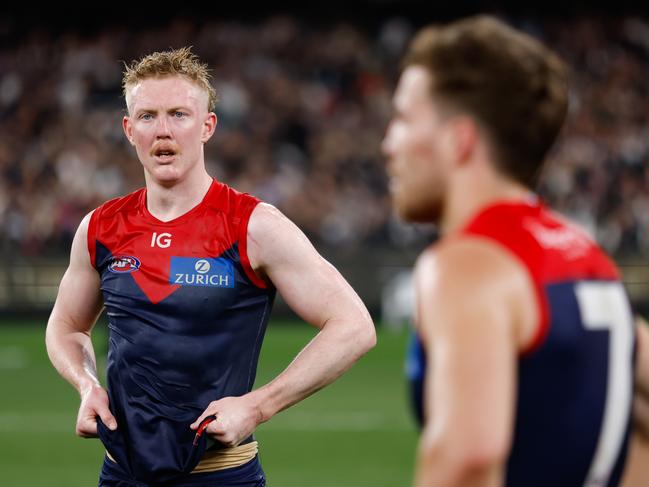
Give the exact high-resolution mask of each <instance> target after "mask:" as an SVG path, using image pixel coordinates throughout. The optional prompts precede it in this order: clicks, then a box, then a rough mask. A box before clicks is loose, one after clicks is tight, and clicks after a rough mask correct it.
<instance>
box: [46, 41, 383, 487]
mask: <svg viewBox="0 0 649 487" xmlns="http://www.w3.org/2000/svg"><path fill="white" fill-rule="evenodd" d="M123 88H124V96H125V99H126V105H127V108H128V115H127V116H125V117H124V120H123V128H124V133H125V134H126V137H127V139H128V140H129V142H130V143H131V144H132V145H133V146H134V147H135V150H136V152H137V156H138V158H139V160H140V162H141V163H142V166H143V168H144V176H145V181H146V187H145V188H142V189H140V190H138V191H136V192H134V193H132V194H130V195H127V196H125V197H122V198H117V199H114V200H111V201H109V202H107V203H105V204H103V205H102V206H100V207H99V208H97V209H95V210H94V211H93V212H91V213H90V214H88V215H87V216H86V217H85V218H84V219H83V221H82V222H81V224H80V226H79V229H78V230H77V234H76V236H75V239H74V242H73V244H72V251H71V257H70V266H69V267H68V269H67V271H66V273H65V275H64V277H63V279H62V281H61V285H60V288H59V294H58V297H57V300H56V303H55V305H54V309H53V311H52V314H51V317H50V320H49V323H48V327H47V338H46V341H47V348H48V353H49V355H50V358H51V360H52V363H53V364H54V366H55V367H56V368H57V370H58V371H59V372H60V374H61V375H62V376H63V377H64V378H65V379H67V380H68V381H69V382H70V383H72V385H73V386H74V387H75V388H76V389H77V390H78V391H79V394H80V395H81V405H80V408H79V415H78V418H77V425H76V431H77V434H78V435H79V436H82V437H96V436H99V437H100V438H101V440H102V442H103V443H104V445H105V447H106V450H107V456H106V459H105V461H104V465H103V468H102V472H101V475H100V482H99V484H100V485H105V486H109V485H111V486H112V485H120V486H122V485H138V486H142V485H158V484H160V483H164V485H183V486H184V485H214V486H228V485H235V484H236V485H237V486H261V485H265V477H264V473H263V471H262V469H261V466H260V464H259V460H258V456H257V443H256V441H255V440H254V437H253V432H254V431H255V428H256V427H257V426H258V425H259V424H261V423H262V422H265V421H268V420H269V419H270V418H272V417H273V416H274V415H275V414H276V413H277V412H279V411H281V410H283V409H285V408H287V407H289V406H291V405H292V404H295V403H297V402H298V401H300V400H302V399H304V398H305V397H307V396H308V395H310V394H312V393H314V392H315V391H317V390H318V389H320V388H322V387H324V386H325V385H327V384H329V383H330V382H332V381H333V380H335V379H336V378H337V377H339V376H340V375H341V374H342V373H343V372H344V371H346V370H347V369H348V368H349V367H350V366H351V365H352V364H353V363H354V362H355V361H356V360H357V359H358V358H359V357H361V356H362V355H363V354H364V353H365V352H367V351H368V350H369V349H370V348H371V347H372V346H374V344H375V339H376V338H375V332H374V326H373V323H372V320H371V318H370V316H369V314H368V312H367V310H366V309H365V306H364V305H363V303H362V302H361V300H360V299H359V298H358V296H357V295H356V293H355V292H354V291H353V290H352V288H351V287H350V286H349V285H348V284H347V282H346V281H345V280H344V279H343V277H342V276H341V275H340V274H339V273H338V271H337V270H336V269H335V268H334V267H333V266H331V265H330V264H329V263H328V262H326V261H325V260H324V259H323V258H322V257H321V256H320V255H319V254H318V253H317V252H316V251H315V249H314V248H313V247H312V245H311V244H310V243H309V241H308V240H307V238H306V237H305V236H304V235H303V234H302V232H300V230H299V229H298V228H296V227H295V225H293V224H292V223H291V222H290V221H289V220H288V219H287V218H286V217H284V216H283V215H282V214H281V213H280V212H279V211H278V210H277V209H275V208H274V207H272V206H270V205H268V204H265V203H261V202H259V200H257V199H256V198H254V197H253V196H250V195H248V194H241V193H239V192H237V191H235V190H234V189H232V188H230V187H228V186H227V185H225V184H223V183H221V182H219V181H216V180H215V179H213V178H212V177H211V176H210V175H209V174H208V173H207V171H206V170H205V162H204V155H203V146H204V144H206V143H207V142H208V140H209V139H210V138H211V137H212V135H213V134H214V131H215V129H216V125H217V117H216V115H215V114H214V112H213V110H214V107H215V103H216V95H215V92H214V89H213V88H212V86H211V85H210V81H209V76H208V73H207V69H206V66H205V65H203V64H201V63H200V62H199V60H198V59H197V57H196V56H195V55H194V54H192V53H191V52H190V50H189V49H179V50H172V51H167V52H156V53H153V54H151V55H149V56H146V57H144V58H143V59H141V60H139V61H135V62H133V63H132V64H131V65H130V66H128V67H127V69H126V72H125V73H124V79H123ZM276 290H277V291H279V292H280V293H281V294H282V296H283V298H284V299H285V300H286V302H287V303H288V304H289V306H290V307H291V308H292V309H293V310H294V311H295V312H296V313H297V314H298V315H299V316H301V317H302V318H303V319H304V320H305V321H307V322H308V323H310V324H312V325H313V326H315V327H317V328H319V329H320V331H319V333H318V334H317V336H316V337H315V338H314V339H313V340H312V341H311V342H310V343H309V344H308V345H306V346H305V348H304V349H303V350H302V352H301V353H300V354H299V355H298V356H297V357H296V358H295V360H293V362H292V363H291V364H290V365H289V366H288V367H287V368H286V370H285V371H284V372H282V373H281V374H280V375H279V376H277V377H276V378H275V379H274V380H272V381H271V382H269V383H268V384H266V385H264V386H262V387H260V388H258V389H256V390H254V391H253V390H252V386H253V383H254V379H255V371H256V366H257V359H258V356H259V351H260V348H261V344H262V339H263V336H264V331H265V328H266V324H267V321H268V316H269V313H270V310H271V307H272V303H273V298H274V296H275V291H276ZM103 307H106V310H107V316H108V326H109V329H110V338H109V355H108V369H107V377H108V387H107V390H104V388H102V386H101V385H100V383H99V380H98V378H97V372H96V367H95V355H94V351H93V348H92V344H91V341H90V332H91V329H92V327H93V324H94V322H95V320H96V318H97V316H98V315H99V313H100V311H101V310H102V308H103Z"/></svg>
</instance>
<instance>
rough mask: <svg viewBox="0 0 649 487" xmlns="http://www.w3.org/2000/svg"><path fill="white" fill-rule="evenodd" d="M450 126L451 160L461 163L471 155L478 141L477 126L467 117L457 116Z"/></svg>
mask: <svg viewBox="0 0 649 487" xmlns="http://www.w3.org/2000/svg"><path fill="white" fill-rule="evenodd" d="M451 124H452V127H451V144H452V147H451V150H452V151H453V160H454V161H456V162H457V163H458V164H463V163H465V162H466V161H468V160H469V159H471V157H472V156H473V154H474V152H475V148H476V144H477V142H478V127H477V126H476V123H475V121H473V120H472V119H471V118H469V117H462V116H460V117H457V118H455V119H454V120H453V121H452V122H451Z"/></svg>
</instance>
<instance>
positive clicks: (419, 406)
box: [406, 330, 426, 426]
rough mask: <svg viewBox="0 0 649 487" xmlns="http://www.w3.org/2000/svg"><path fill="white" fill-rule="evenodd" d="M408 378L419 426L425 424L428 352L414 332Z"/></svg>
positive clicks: (407, 356) (409, 341)
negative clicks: (425, 380)
mask: <svg viewBox="0 0 649 487" xmlns="http://www.w3.org/2000/svg"><path fill="white" fill-rule="evenodd" d="M406 377H407V378H408V384H409V389H410V404H411V406H412V410H413V413H414V416H415V420H417V424H419V426H423V424H424V379H425V377H426V351H425V350H424V347H423V345H422V343H421V340H420V339H419V336H418V335H417V333H416V332H415V331H414V330H412V331H411V332H410V337H409V339H408V351H407V354H406Z"/></svg>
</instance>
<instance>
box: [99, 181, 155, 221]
mask: <svg viewBox="0 0 649 487" xmlns="http://www.w3.org/2000/svg"><path fill="white" fill-rule="evenodd" d="M144 191H145V188H140V189H138V190H136V191H133V192H132V193H129V194H127V195H125V196H118V197H117V198H113V199H111V200H108V201H106V202H105V203H104V204H102V205H100V206H99V207H97V208H95V210H94V214H95V215H96V217H95V218H97V217H99V216H100V215H101V216H102V217H111V216H114V215H116V214H117V213H120V212H123V211H129V210H132V209H134V208H136V207H137V206H138V205H139V204H140V203H141V202H142V200H143V198H144Z"/></svg>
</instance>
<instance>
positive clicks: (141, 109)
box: [123, 76, 216, 185]
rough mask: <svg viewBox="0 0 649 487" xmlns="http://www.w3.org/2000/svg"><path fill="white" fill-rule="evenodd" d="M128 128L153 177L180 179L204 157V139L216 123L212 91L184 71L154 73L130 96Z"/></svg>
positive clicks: (168, 181)
mask: <svg viewBox="0 0 649 487" xmlns="http://www.w3.org/2000/svg"><path fill="white" fill-rule="evenodd" d="M126 101H127V105H128V112H129V115H128V116H126V117H124V122H123V126H124V133H125V134H126V137H127V138H128V139H129V141H130V142H131V144H132V145H133V146H135V149H136V151H137V155H138V158H139V159H140V162H141V163H142V165H143V166H144V170H145V172H146V173H147V175H148V177H151V178H153V179H154V180H155V181H156V182H158V183H159V184H163V185H167V184H174V183H175V182H177V181H179V180H182V179H183V178H184V177H185V176H186V175H187V174H188V173H189V172H190V171H191V170H192V169H193V168H195V167H196V166H197V165H198V164H200V163H202V162H203V144H204V143H205V142H207V141H208V140H209V138H210V137H211V136H212V134H213V133H214V128H215V127H216V115H214V114H213V113H208V111H207V93H205V92H204V91H203V90H201V89H200V88H199V87H198V86H197V85H195V84H194V83H192V82H191V81H189V80H187V79H185V78H183V77H182V76H166V77H160V78H148V79H145V80H143V81H141V82H140V83H138V84H137V85H135V86H133V87H132V88H131V89H130V90H129V91H128V94H127V97H126Z"/></svg>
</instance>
